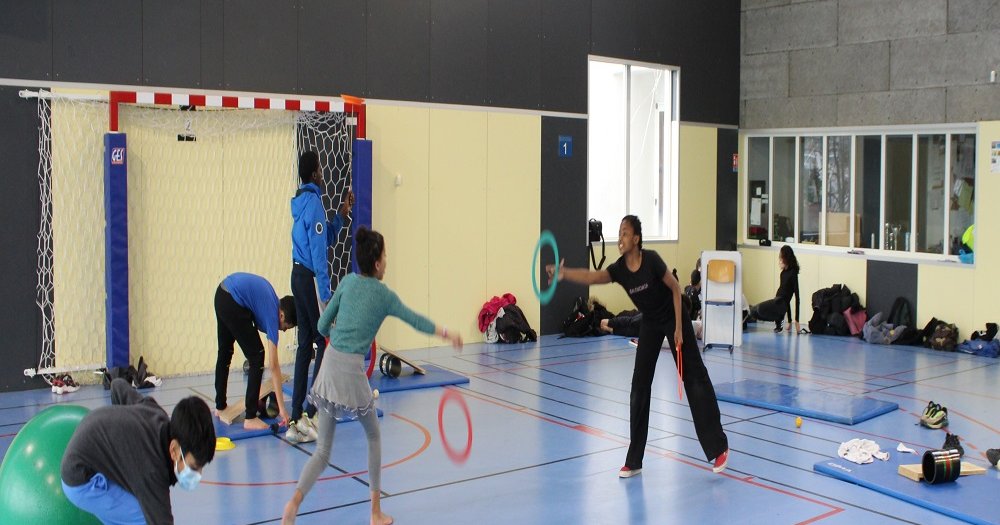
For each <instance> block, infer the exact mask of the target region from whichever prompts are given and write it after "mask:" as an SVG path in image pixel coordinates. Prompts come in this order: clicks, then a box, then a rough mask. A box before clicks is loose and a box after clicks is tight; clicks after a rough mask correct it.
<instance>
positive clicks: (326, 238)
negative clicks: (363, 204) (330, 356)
mask: <svg viewBox="0 0 1000 525" xmlns="http://www.w3.org/2000/svg"><path fill="white" fill-rule="evenodd" d="M299 179H300V180H301V181H302V185H301V186H299V190H298V191H297V192H296V193H295V197H294V198H293V199H292V296H293V297H294V298H295V310H296V313H297V316H298V319H299V323H298V326H299V330H298V332H299V346H298V350H296V352H295V374H294V378H293V380H292V381H293V384H292V414H291V416H292V421H291V423H290V424H289V425H288V431H287V432H286V433H285V437H286V439H288V440H289V441H292V442H296V443H305V442H309V441H315V440H316V426H315V425H314V424H313V421H312V418H313V416H315V415H316V407H314V406H312V405H311V404H310V405H309V406H308V407H307V408H306V415H307V416H308V417H305V418H303V417H302V412H303V410H302V405H303V402H304V401H305V398H306V388H307V387H308V381H309V362H310V361H311V360H312V359H313V353H314V350H313V348H315V356H316V364H315V366H314V370H313V375H315V374H316V373H317V372H318V371H319V366H320V363H322V362H323V351H324V349H325V347H326V342H325V340H324V338H323V336H322V335H320V333H319V331H318V330H317V328H316V323H317V321H319V312H320V310H322V309H323V308H325V307H326V304H327V303H328V302H329V301H330V297H331V295H332V292H331V290H330V264H329V262H328V259H327V253H328V248H329V247H330V246H334V245H335V244H336V243H337V237H338V236H339V234H340V230H341V228H343V227H344V225H345V224H346V220H345V219H347V214H348V212H350V210H351V207H352V206H354V194H353V193H352V192H351V191H350V190H348V191H347V195H346V196H345V198H344V201H343V202H342V203H341V204H340V208H339V209H338V213H337V214H336V215H334V216H333V220H332V221H327V219H326V209H325V208H324V207H323V190H322V189H321V188H323V167H322V166H321V165H320V162H319V155H317V154H316V152H315V151H307V152H305V153H303V154H302V155H301V156H300V157H299ZM317 292H319V295H318V302H317Z"/></svg>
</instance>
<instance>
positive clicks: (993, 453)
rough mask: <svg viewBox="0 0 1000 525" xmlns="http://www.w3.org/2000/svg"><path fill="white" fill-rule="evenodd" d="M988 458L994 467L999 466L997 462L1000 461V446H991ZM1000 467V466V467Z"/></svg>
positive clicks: (987, 452)
mask: <svg viewBox="0 0 1000 525" xmlns="http://www.w3.org/2000/svg"><path fill="white" fill-rule="evenodd" d="M986 459H988V460H989V461H990V464H992V465H993V466H994V467H996V466H997V462H998V461H1000V448H991V449H989V450H987V451H986ZM998 468H1000V467H998Z"/></svg>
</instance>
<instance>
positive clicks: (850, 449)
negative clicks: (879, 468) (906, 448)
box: [837, 439, 889, 465]
mask: <svg viewBox="0 0 1000 525" xmlns="http://www.w3.org/2000/svg"><path fill="white" fill-rule="evenodd" d="M837 455H838V456H840V457H842V458H844V459H846V460H847V461H852V462H854V463H857V464H858V465H864V464H865V463H871V462H872V458H876V459H880V460H882V461H886V460H888V459H889V453H888V452H883V451H882V450H881V448H880V447H879V446H878V443H876V442H874V441H872V440H870V439H852V440H850V441H848V442H846V443H841V444H840V448H838V449H837Z"/></svg>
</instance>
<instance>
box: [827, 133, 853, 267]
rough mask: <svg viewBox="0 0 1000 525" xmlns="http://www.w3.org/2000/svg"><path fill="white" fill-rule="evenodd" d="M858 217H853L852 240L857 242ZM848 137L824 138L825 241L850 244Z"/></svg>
mask: <svg viewBox="0 0 1000 525" xmlns="http://www.w3.org/2000/svg"><path fill="white" fill-rule="evenodd" d="M860 226H861V220H860V219H858V220H856V221H855V232H856V233H855V239H856V240H855V242H858V243H860V242H861V240H860V237H861V233H860V229H859V228H860ZM850 232H851V137H827V139H826V244H827V245H829V246H844V247H848V246H850V240H851V236H850Z"/></svg>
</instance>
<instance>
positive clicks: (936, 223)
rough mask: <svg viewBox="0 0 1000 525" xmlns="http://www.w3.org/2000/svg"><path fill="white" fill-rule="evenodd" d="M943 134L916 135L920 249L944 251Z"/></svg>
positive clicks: (917, 231) (930, 251)
mask: <svg viewBox="0 0 1000 525" xmlns="http://www.w3.org/2000/svg"><path fill="white" fill-rule="evenodd" d="M944 155H945V136H944V135H920V136H918V137H917V224H916V235H917V238H916V242H917V251H918V252H925V253H944V203H945V200H944V196H945V190H944V184H945V178H944V176H945V173H944Z"/></svg>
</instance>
